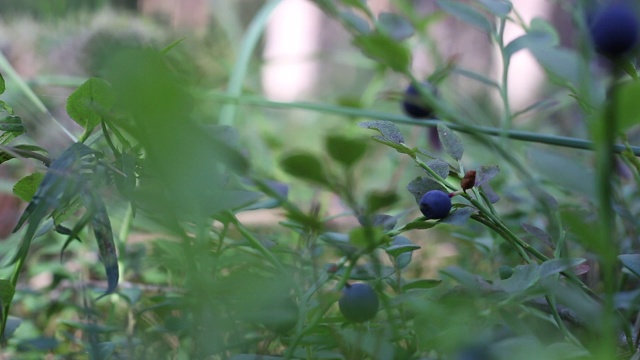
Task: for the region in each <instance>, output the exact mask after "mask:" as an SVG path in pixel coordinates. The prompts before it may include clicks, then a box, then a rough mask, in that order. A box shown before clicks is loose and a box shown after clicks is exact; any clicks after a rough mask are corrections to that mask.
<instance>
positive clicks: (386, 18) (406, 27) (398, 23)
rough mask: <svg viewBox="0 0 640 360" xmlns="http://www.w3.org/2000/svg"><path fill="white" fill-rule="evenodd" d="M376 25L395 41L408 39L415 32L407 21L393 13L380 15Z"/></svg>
mask: <svg viewBox="0 0 640 360" xmlns="http://www.w3.org/2000/svg"><path fill="white" fill-rule="evenodd" d="M378 24H379V25H380V26H381V27H382V28H383V29H384V30H385V31H386V32H387V34H389V36H391V37H392V38H394V39H395V40H396V41H402V40H405V39H407V38H410V37H411V36H413V34H415V32H416V31H415V29H414V28H413V25H412V24H411V22H410V21H409V20H407V19H406V18H405V17H404V16H402V15H399V14H395V13H388V12H383V13H380V15H378Z"/></svg>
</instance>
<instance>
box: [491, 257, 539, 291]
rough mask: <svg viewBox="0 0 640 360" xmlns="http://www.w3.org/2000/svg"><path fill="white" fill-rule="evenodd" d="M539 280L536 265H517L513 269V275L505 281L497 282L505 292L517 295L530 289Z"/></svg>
mask: <svg viewBox="0 0 640 360" xmlns="http://www.w3.org/2000/svg"><path fill="white" fill-rule="evenodd" d="M538 279H539V272H538V265H537V264H529V265H518V266H516V267H515V268H513V275H511V277H510V278H508V279H505V280H500V281H498V285H499V286H501V287H502V288H503V289H504V290H505V291H506V292H508V293H512V294H517V293H521V292H524V291H526V290H527V289H529V288H531V287H532V286H533V285H535V284H536V282H537V281H538Z"/></svg>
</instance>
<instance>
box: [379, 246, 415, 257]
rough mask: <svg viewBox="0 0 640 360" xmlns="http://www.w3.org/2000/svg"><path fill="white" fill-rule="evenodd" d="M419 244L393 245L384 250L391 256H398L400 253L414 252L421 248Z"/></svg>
mask: <svg viewBox="0 0 640 360" xmlns="http://www.w3.org/2000/svg"><path fill="white" fill-rule="evenodd" d="M420 248H421V247H420V246H419V245H415V244H404V245H391V246H389V247H388V248H386V249H384V251H385V252H386V253H387V254H389V255H390V256H393V257H397V256H399V255H402V254H405V253H408V252H412V251H415V250H418V249H420Z"/></svg>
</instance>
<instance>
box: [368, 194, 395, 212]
mask: <svg viewBox="0 0 640 360" xmlns="http://www.w3.org/2000/svg"><path fill="white" fill-rule="evenodd" d="M396 201H398V194H397V193H396V192H395V191H371V192H369V193H367V199H366V206H367V213H368V214H372V213H375V212H376V211H378V210H380V209H382V208H385V207H388V206H391V205H393V204H394V203H395V202H396Z"/></svg>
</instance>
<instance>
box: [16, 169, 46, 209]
mask: <svg viewBox="0 0 640 360" xmlns="http://www.w3.org/2000/svg"><path fill="white" fill-rule="evenodd" d="M42 179H44V174H43V173H33V174H31V175H27V176H25V177H23V178H22V179H20V180H18V182H17V183H16V184H15V185H14V186H13V194H14V195H16V196H17V197H19V198H20V199H22V200H24V201H26V202H29V201H31V200H32V199H33V196H34V195H35V194H36V191H37V190H38V187H39V186H40V183H41V182H42Z"/></svg>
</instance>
